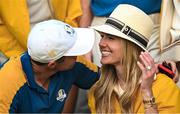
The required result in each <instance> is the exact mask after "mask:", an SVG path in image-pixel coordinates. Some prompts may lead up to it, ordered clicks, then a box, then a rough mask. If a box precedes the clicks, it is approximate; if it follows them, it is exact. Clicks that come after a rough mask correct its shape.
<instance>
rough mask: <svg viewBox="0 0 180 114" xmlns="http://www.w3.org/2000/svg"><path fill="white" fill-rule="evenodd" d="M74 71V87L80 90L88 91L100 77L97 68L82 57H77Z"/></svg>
mask: <svg viewBox="0 0 180 114" xmlns="http://www.w3.org/2000/svg"><path fill="white" fill-rule="evenodd" d="M75 69H76V70H75V75H76V80H75V85H77V86H78V87H80V88H82V89H89V88H90V87H91V86H92V85H93V84H94V83H95V82H96V81H97V80H98V79H99V77H100V72H99V68H98V67H97V66H96V65H95V64H93V63H91V62H89V61H87V60H86V59H85V58H84V57H82V56H80V57H77V64H76V65H75Z"/></svg>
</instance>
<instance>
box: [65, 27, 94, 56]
mask: <svg viewBox="0 0 180 114" xmlns="http://www.w3.org/2000/svg"><path fill="white" fill-rule="evenodd" d="M74 30H75V31H76V33H77V40H76V42H75V44H74V45H73V47H72V48H71V49H69V50H68V51H67V52H66V53H65V54H64V56H78V55H84V54H87V53H88V52H90V51H91V49H92V47H93V45H94V41H95V31H94V30H93V29H90V28H74Z"/></svg>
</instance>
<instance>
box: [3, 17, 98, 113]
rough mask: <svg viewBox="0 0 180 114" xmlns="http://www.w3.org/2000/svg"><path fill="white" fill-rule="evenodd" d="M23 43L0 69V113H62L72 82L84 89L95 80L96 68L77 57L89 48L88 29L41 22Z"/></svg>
mask: <svg viewBox="0 0 180 114" xmlns="http://www.w3.org/2000/svg"><path fill="white" fill-rule="evenodd" d="M27 44H28V45H27V47H28V52H25V53H24V54H23V55H22V56H21V57H20V58H11V59H10V60H9V61H8V62H7V63H6V64H5V65H4V67H3V68H2V69H1V71H0V90H1V91H0V112H21V113H22V112H24V113H25V112H54V113H55V112H56V113H57V112H62V109H63V106H64V103H65V100H66V98H67V96H68V92H69V90H70V89H71V86H72V85H73V84H75V85H77V86H78V87H80V88H83V89H88V88H90V87H91V86H92V85H93V84H94V83H95V82H96V81H97V80H98V79H99V73H98V71H99V70H98V67H97V66H95V65H93V64H91V63H89V62H87V61H86V60H85V59H83V57H81V56H78V55H83V54H86V53H88V52H89V51H90V50H91V48H92V47H93V44H94V31H93V30H92V29H88V28H72V27H71V26H70V25H68V24H65V23H63V22H61V21H57V20H50V21H44V22H41V23H39V24H36V25H35V27H34V28H33V29H32V30H31V32H30V34H29V37H28V43H27Z"/></svg>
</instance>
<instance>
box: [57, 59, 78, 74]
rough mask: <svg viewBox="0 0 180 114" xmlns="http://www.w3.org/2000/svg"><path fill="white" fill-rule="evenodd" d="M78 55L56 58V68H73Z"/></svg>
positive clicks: (62, 69)
mask: <svg viewBox="0 0 180 114" xmlns="http://www.w3.org/2000/svg"><path fill="white" fill-rule="evenodd" d="M76 58H77V57H76V56H64V57H61V58H60V59H58V60H56V61H55V62H56V65H55V69H56V70H58V71H65V70H69V69H71V68H72V67H73V66H74V64H75V62H76Z"/></svg>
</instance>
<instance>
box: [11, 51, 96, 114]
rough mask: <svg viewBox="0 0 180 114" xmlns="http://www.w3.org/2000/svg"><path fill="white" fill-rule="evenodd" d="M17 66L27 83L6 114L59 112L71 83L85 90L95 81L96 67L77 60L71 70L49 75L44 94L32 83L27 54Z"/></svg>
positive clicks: (21, 88)
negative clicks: (47, 85)
mask: <svg viewBox="0 0 180 114" xmlns="http://www.w3.org/2000/svg"><path fill="white" fill-rule="evenodd" d="M79 58H80V57H79ZM21 63H22V68H23V70H24V73H25V75H26V80H27V82H26V83H24V85H23V86H21V87H19V90H18V91H17V93H16V94H15V96H14V98H13V100H12V104H11V106H10V110H9V111H10V112H51V113H52V112H54V113H57V112H62V110H63V106H64V103H65V100H66V98H67V96H68V93H69V91H70V89H71V86H72V85H73V84H75V85H77V86H78V87H80V88H83V89H89V88H90V87H91V86H92V85H93V84H94V83H95V82H96V81H97V80H98V79H99V74H98V71H99V70H98V68H97V66H95V65H93V64H91V63H89V62H87V61H85V59H78V58H77V61H76V63H75V65H74V67H73V68H72V69H70V70H67V71H61V72H57V73H56V74H54V75H53V76H51V78H50V83H49V87H48V91H46V90H45V89H43V88H42V87H40V86H39V85H37V83H36V82H35V80H34V73H33V70H32V66H31V62H30V57H29V55H28V53H25V54H24V55H23V56H22V57H21Z"/></svg>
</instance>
